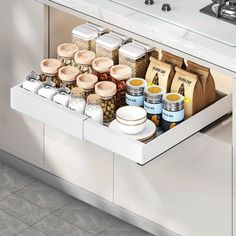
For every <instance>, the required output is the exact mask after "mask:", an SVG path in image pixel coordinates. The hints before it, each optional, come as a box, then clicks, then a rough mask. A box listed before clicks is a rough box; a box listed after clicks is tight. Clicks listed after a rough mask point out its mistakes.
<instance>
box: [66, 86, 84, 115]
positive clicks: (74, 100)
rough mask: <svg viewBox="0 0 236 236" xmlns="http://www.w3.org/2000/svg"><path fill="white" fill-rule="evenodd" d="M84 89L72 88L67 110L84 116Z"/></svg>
mask: <svg viewBox="0 0 236 236" xmlns="http://www.w3.org/2000/svg"><path fill="white" fill-rule="evenodd" d="M85 105H86V102H85V99H84V89H82V88H77V87H76V88H73V89H72V90H71V99H70V101H69V108H70V109H71V110H73V111H76V112H77V113H79V114H84V111H85Z"/></svg>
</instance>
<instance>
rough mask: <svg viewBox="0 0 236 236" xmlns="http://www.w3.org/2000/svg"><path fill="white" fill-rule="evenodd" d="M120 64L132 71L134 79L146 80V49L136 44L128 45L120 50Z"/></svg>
mask: <svg viewBox="0 0 236 236" xmlns="http://www.w3.org/2000/svg"><path fill="white" fill-rule="evenodd" d="M119 64H121V65H127V66H129V67H130V68H131V69H132V77H139V78H145V74H146V69H147V66H146V49H145V48H143V47H141V46H139V45H137V44H135V43H127V44H125V45H123V46H122V47H121V48H120V49H119Z"/></svg>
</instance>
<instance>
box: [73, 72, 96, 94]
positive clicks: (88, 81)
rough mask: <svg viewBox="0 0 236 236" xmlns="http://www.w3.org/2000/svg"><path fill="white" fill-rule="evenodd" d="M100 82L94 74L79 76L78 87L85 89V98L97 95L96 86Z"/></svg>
mask: <svg viewBox="0 0 236 236" xmlns="http://www.w3.org/2000/svg"><path fill="white" fill-rule="evenodd" d="M97 82H98V77H97V76H96V75H94V74H81V75H79V76H77V78H76V83H77V86H78V87H80V88H83V89H84V92H85V98H87V97H88V95H89V94H93V93H95V84H96V83H97Z"/></svg>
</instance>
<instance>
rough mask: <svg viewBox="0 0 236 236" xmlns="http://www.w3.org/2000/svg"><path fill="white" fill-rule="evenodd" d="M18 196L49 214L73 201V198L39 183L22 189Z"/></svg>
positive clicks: (35, 182)
mask: <svg viewBox="0 0 236 236" xmlns="http://www.w3.org/2000/svg"><path fill="white" fill-rule="evenodd" d="M16 194H17V195H19V196H21V197H23V198H24V199H26V200H28V201H30V202H32V203H34V204H36V205H38V206H39V207H42V208H44V209H46V210H48V211H49V212H52V211H54V210H56V209H58V208H60V207H62V206H63V205H65V204H66V203H68V202H70V201H72V198H71V197H69V196H68V195H66V194H64V193H62V192H59V191H57V190H56V189H54V188H51V187H49V186H47V185H45V184H42V183H40V182H37V181H34V182H33V183H31V184H30V185H28V186H26V187H25V188H23V189H21V190H20V191H18V192H17V193H16Z"/></svg>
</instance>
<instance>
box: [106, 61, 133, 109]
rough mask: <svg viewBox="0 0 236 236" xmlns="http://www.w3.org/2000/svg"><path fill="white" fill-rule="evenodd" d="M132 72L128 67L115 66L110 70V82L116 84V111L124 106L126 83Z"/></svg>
mask: <svg viewBox="0 0 236 236" xmlns="http://www.w3.org/2000/svg"><path fill="white" fill-rule="evenodd" d="M131 74H132V71H131V68H130V67H129V66H126V65H116V66H113V67H112V68H111V70H110V75H111V81H112V82H113V83H115V84H116V87H117V93H116V109H118V108H120V107H122V106H124V105H125V91H126V81H127V80H128V79H129V78H130V77H131Z"/></svg>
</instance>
